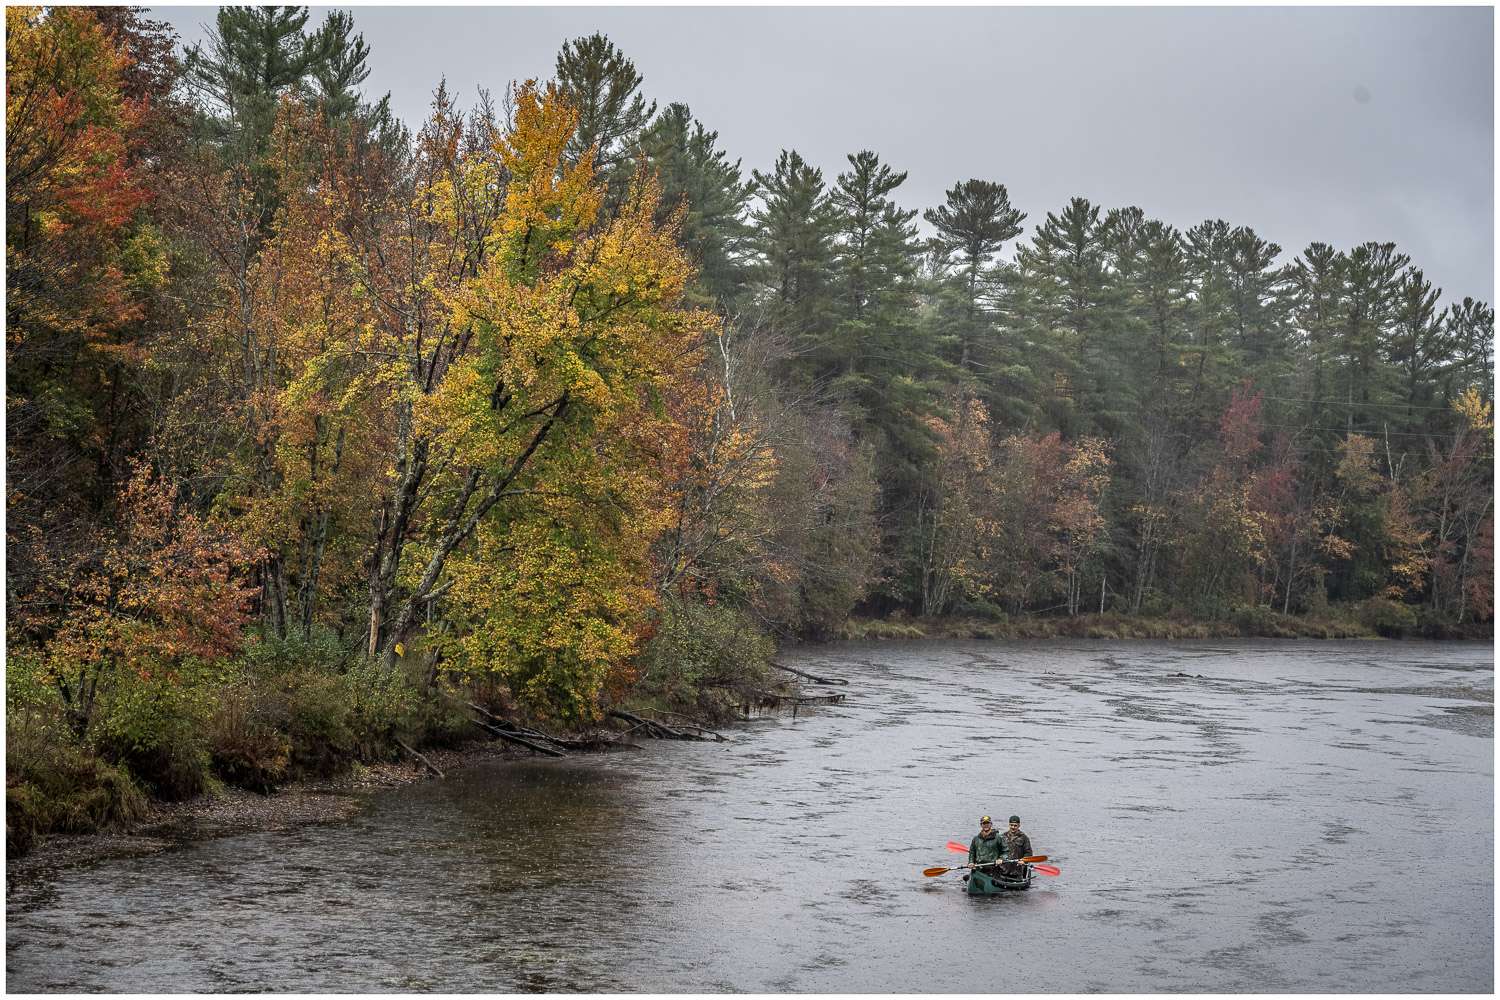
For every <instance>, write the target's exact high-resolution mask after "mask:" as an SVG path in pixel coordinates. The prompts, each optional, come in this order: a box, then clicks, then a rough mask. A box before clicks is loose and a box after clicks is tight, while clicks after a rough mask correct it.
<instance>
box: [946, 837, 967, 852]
mask: <svg viewBox="0 0 1500 1000" xmlns="http://www.w3.org/2000/svg"><path fill="white" fill-rule="evenodd" d="M948 850H950V851H957V852H958V853H959V854H968V853H969V847H968V845H967V844H960V843H959V842H958V841H956V840H950V841H948Z"/></svg>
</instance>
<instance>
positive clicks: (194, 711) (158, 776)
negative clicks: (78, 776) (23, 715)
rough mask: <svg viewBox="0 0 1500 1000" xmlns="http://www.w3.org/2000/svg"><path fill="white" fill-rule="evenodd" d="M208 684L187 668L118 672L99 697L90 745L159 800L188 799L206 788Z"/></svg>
mask: <svg viewBox="0 0 1500 1000" xmlns="http://www.w3.org/2000/svg"><path fill="white" fill-rule="evenodd" d="M213 701H214V690H213V684H212V678H211V677H210V676H209V675H207V674H206V673H205V671H204V670H203V668H202V666H201V665H200V664H197V663H192V662H189V664H188V665H187V666H186V667H185V668H184V671H183V673H180V674H179V673H175V672H174V673H161V674H150V675H147V676H142V675H139V674H136V673H133V672H122V673H121V674H120V676H119V677H118V678H117V679H116V682H115V684H114V685H112V686H111V687H110V689H109V690H108V691H107V692H106V693H104V694H102V695H101V696H100V704H99V708H98V709H96V721H95V722H94V725H93V728H92V730H91V731H90V739H91V741H92V742H93V744H94V746H95V747H96V748H97V749H98V751H99V753H100V755H101V756H102V757H104V758H105V759H106V760H109V761H111V762H114V763H117V764H122V765H124V766H125V767H127V768H128V769H129V770H130V773H131V774H133V775H134V776H135V777H136V778H137V779H139V781H140V782H141V783H142V784H143V785H145V786H146V788H147V789H149V790H150V792H151V793H152V794H153V795H154V796H156V797H157V798H160V799H165V800H167V801H175V800H179V799H185V798H190V797H192V796H194V795H197V794H199V793H200V792H202V791H203V790H204V789H206V788H207V787H208V781H209V773H210V772H209V754H208V739H207V729H208V725H207V724H208V719H209V717H210V715H211V714H212V711H213Z"/></svg>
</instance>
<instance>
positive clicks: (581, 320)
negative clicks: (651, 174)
mask: <svg viewBox="0 0 1500 1000" xmlns="http://www.w3.org/2000/svg"><path fill="white" fill-rule="evenodd" d="M512 101H513V107H514V112H513V120H512V122H511V124H510V127H509V128H508V129H506V130H504V131H497V133H496V134H495V137H494V142H495V152H496V153H497V154H498V159H499V162H500V163H501V165H502V166H503V169H504V172H505V175H506V184H507V188H506V198H505V206H504V210H503V211H502V212H501V213H500V215H499V216H498V218H497V219H496V221H495V223H494V224H493V226H492V227H491V228H490V231H489V233H488V235H487V236H486V237H485V240H484V245H483V247H482V261H483V263H482V265H481V266H480V267H478V268H477V270H476V273H475V274H474V275H473V276H472V278H470V279H468V280H466V281H463V282H462V283H460V284H459V285H458V286H457V288H456V289H454V290H452V291H450V292H446V293H444V294H443V295H442V301H443V305H444V307H445V308H446V309H447V310H448V312H449V314H450V319H451V326H452V328H454V329H457V330H463V331H466V335H467V336H468V337H469V338H470V340H469V344H468V350H467V351H466V352H465V353H464V355H463V356H462V357H460V358H458V359H457V360H455V361H454V362H453V364H452V366H451V367H450V369H449V370H448V372H447V374H446V376H445V377H444V379H443V381H442V384H441V386H440V387H439V388H438V390H437V391H435V392H432V393H430V394H427V395H424V396H423V397H421V398H420V399H419V400H418V401H417V403H416V407H415V409H414V412H413V416H412V422H413V426H414V428H415V431H416V433H417V434H419V435H422V436H424V437H425V438H427V439H428V440H430V441H431V445H430V451H431V453H433V454H438V455H444V456H451V457H450V458H449V459H448V461H447V462H446V463H445V469H444V471H443V473H442V474H441V475H440V476H438V477H436V479H435V480H434V485H433V488H434V490H436V491H440V492H446V493H447V494H448V495H449V496H451V497H452V498H453V499H452V500H451V501H450V502H449V503H448V505H447V513H446V517H445V521H444V523H443V525H442V530H440V531H438V532H435V533H430V534H429V535H428V536H427V538H426V539H425V540H424V542H423V544H422V545H421V546H420V547H419V551H420V553H421V556H422V558H421V559H420V561H415V562H413V563H412V564H411V565H410V566H409V569H408V571H407V573H406V574H405V580H406V582H407V584H408V587H409V593H410V595H411V596H410V597H409V599H408V600H407V601H406V602H405V604H404V606H403V607H402V609H401V611H400V613H399V614H398V615H397V616H396V617H395V619H394V622H393V624H392V627H391V629H390V632H389V637H390V638H389V641H390V642H391V643H392V644H394V643H395V642H396V641H399V640H401V639H402V638H403V637H404V636H406V635H407V634H408V633H411V632H412V631H413V630H414V629H415V627H416V626H417V625H418V623H419V620H420V619H421V618H422V617H423V613H424V611H425V608H426V606H427V605H428V604H429V603H430V601H431V599H432V597H433V596H434V595H435V594H439V593H441V594H444V595H445V597H444V602H443V607H444V613H443V617H444V618H445V619H446V622H444V623H443V624H444V625H446V630H445V631H443V632H441V634H439V630H438V629H436V628H434V629H432V630H431V631H430V632H429V634H428V635H427V637H426V641H427V643H428V645H429V648H436V649H440V650H441V652H442V654H443V655H444V656H445V658H446V662H447V664H448V665H449V666H450V667H451V668H455V669H459V670H463V671H466V672H469V673H474V672H492V673H495V674H498V675H499V676H500V677H502V678H503V679H504V680H505V681H506V682H507V684H508V685H509V687H510V688H511V690H512V691H513V692H514V693H515V694H516V695H517V697H518V698H520V699H521V701H522V702H523V703H525V704H526V705H527V707H528V708H530V709H531V710H532V711H533V712H536V713H538V714H540V715H546V716H553V717H558V718H564V719H583V718H589V717H591V716H592V715H593V714H594V712H595V710H596V708H597V698H598V696H599V694H600V692H601V691H602V690H603V689H604V686H605V685H606V683H608V682H610V681H611V680H612V679H614V678H618V677H620V675H621V674H622V673H623V672H624V671H626V670H628V665H629V663H630V661H631V659H632V657H633V654H634V653H635V651H636V648H637V646H638V644H639V641H640V639H641V637H642V635H643V633H644V629H645V628H646V625H647V622H648V620H649V615H650V612H651V610H652V609H653V607H654V597H653V594H654V591H653V588H652V586H651V567H650V565H649V558H648V557H649V548H650V546H651V543H652V542H653V541H654V540H655V539H656V537H657V535H658V534H659V533H660V532H661V531H662V529H663V528H664V526H665V525H666V523H667V521H668V517H669V514H668V503H669V497H668V496H667V495H666V487H665V486H664V483H665V481H666V475H665V472H666V469H667V468H668V466H669V465H670V463H671V461H672V459H673V457H674V452H675V451H676V449H677V448H679V447H680V442H681V440H682V433H683V432H682V428H680V427H679V426H678V425H677V424H676V423H675V422H674V421H673V420H672V418H671V416H670V413H671V409H670V408H669V407H668V406H667V405H666V401H667V400H668V399H670V398H672V397H674V396H675V395H677V394H679V393H680V392H682V391H683V390H684V386H685V384H686V383H687V382H688V381H689V380H691V379H692V378H693V377H694V372H695V370H696V368H697V365H698V361H699V357H698V355H699V351H700V350H701V346H702V344H703V343H704V341H705V337H706V334H707V333H708V331H709V330H710V329H711V328H712V327H713V325H714V324H715V323H716V320H715V318H714V317H713V316H711V315H710V314H707V313H704V312H701V311H698V310H694V309H690V308H687V307H686V306H685V305H684V302H683V290H684V288H685V286H686V284H687V282H688V279H689V277H690V276H691V273H692V268H691V265H690V264H689V262H688V260H687V258H686V257H685V255H684V254H683V252H682V251H681V250H680V249H679V248H678V246H677V244H676V239H675V236H676V234H675V223H669V224H668V225H667V226H659V225H657V223H656V222H655V217H656V214H657V201H658V191H657V187H656V185H655V183H654V182H653V181H652V180H651V179H650V178H645V177H642V178H637V179H636V181H635V182H634V183H633V185H632V187H631V189H630V192H629V196H628V197H627V198H626V199H625V201H624V203H623V204H622V205H621V206H620V208H619V209H618V211H617V212H616V213H615V214H614V215H612V216H611V217H607V218H603V219H601V218H600V213H599V209H600V205H601V202H602V198H603V185H602V183H601V182H600V181H599V179H598V178H597V177H596V176H595V173H594V169H593V163H592V158H591V157H590V156H587V155H585V156H584V157H582V158H581V159H579V160H578V161H577V162H576V163H570V162H569V159H568V158H567V157H566V156H565V155H564V154H565V150H566V149H567V144H568V141H569V139H570V137H571V136H572V135H573V133H574V129H575V126H576V115H575V113H574V111H573V110H572V109H571V108H569V107H568V106H567V105H566V104H565V103H564V102H563V101H562V99H561V98H560V97H559V96H558V93H557V91H556V90H555V89H554V88H553V87H551V86H547V87H545V88H542V87H538V86H537V85H536V84H534V83H530V82H528V83H525V84H522V85H520V86H518V87H517V88H516V89H515V91H514V93H513V95H512Z"/></svg>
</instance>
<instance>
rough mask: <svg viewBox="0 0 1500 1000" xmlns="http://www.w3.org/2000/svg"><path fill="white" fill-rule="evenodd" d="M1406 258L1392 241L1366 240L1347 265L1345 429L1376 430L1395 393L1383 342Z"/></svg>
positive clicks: (1342, 346) (1342, 343)
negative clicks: (1387, 388)
mask: <svg viewBox="0 0 1500 1000" xmlns="http://www.w3.org/2000/svg"><path fill="white" fill-rule="evenodd" d="M1407 263H1408V258H1407V256H1406V255H1405V254H1402V253H1397V252H1396V245H1395V244H1394V243H1362V244H1360V245H1359V246H1357V247H1355V248H1354V249H1353V250H1352V251H1350V252H1349V255H1348V257H1347V258H1346V259H1345V264H1344V294H1345V301H1344V312H1343V324H1342V328H1341V329H1340V331H1339V337H1338V351H1339V362H1340V365H1341V366H1342V368H1343V372H1342V373H1341V374H1342V378H1341V379H1340V385H1339V386H1338V394H1339V395H1340V396H1341V397H1342V399H1343V402H1344V421H1343V422H1344V432H1345V433H1346V434H1352V433H1354V432H1355V431H1356V430H1360V431H1366V430H1368V431H1372V432H1373V431H1375V430H1378V429H1379V427H1380V421H1381V419H1382V418H1384V417H1388V416H1389V415H1390V412H1389V409H1388V404H1389V403H1390V402H1391V395H1390V394H1389V393H1388V392H1387V391H1385V388H1384V386H1385V385H1386V384H1388V383H1390V382H1393V381H1394V380H1393V379H1391V378H1388V377H1387V372H1386V371H1384V370H1383V369H1384V359H1383V357H1382V356H1381V345H1382V343H1383V341H1384V340H1385V338H1386V336H1387V335H1388V331H1389V328H1390V324H1391V320H1392V314H1393V311H1394V306H1395V303H1396V292H1397V289H1398V287H1399V285H1400V280H1401V272H1402V270H1403V269H1404V268H1405V267H1406V265H1407Z"/></svg>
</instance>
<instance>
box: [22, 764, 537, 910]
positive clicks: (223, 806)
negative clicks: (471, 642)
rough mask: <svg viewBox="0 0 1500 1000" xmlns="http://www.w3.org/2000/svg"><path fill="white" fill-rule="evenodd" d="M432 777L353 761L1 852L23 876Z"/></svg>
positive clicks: (413, 769) (321, 815) (303, 821)
mask: <svg viewBox="0 0 1500 1000" xmlns="http://www.w3.org/2000/svg"><path fill="white" fill-rule="evenodd" d="M423 756H424V757H426V758H427V759H428V760H429V761H431V763H432V764H433V765H434V766H435V767H437V768H438V769H439V770H440V771H443V772H445V773H446V772H448V771H450V770H453V769H456V768H460V767H464V766H466V765H469V764H473V763H476V762H479V761H483V760H491V759H495V758H521V757H527V756H530V754H528V752H527V751H525V750H523V749H521V748H519V747H510V746H507V745H505V744H503V743H499V742H491V741H487V740H482V739H481V740H476V741H474V742H472V743H469V744H467V745H464V746H461V747H456V748H451V749H432V750H427V751H424V752H423ZM431 780H437V778H436V775H434V774H433V773H432V772H431V771H430V770H428V769H427V768H426V767H425V766H424V765H422V764H421V763H419V762H417V761H415V760H411V761H401V762H396V763H376V764H356V765H354V766H353V767H351V768H350V769H349V770H347V771H345V772H343V773H341V774H339V775H337V776H336V777H333V778H329V779H324V780H307V781H296V782H292V783H290V784H288V785H287V786H285V787H284V788H281V789H278V790H277V791H274V792H271V793H269V794H261V793H259V792H252V791H248V790H246V789H243V788H234V787H229V786H223V787H221V788H219V789H217V790H215V791H212V792H209V793H206V794H204V795H198V796H195V797H193V798H191V799H188V800H186V801H182V802H160V801H151V802H150V803H149V804H148V805H147V807H146V812H145V814H144V815H143V816H141V817H140V818H139V819H137V820H135V821H132V822H131V823H128V824H126V825H125V826H123V827H122V828H120V829H118V830H113V831H96V832H93V833H66V834H64V833H53V834H44V835H42V836H40V837H38V838H37V839H36V841H35V842H34V844H32V846H31V849H30V850H29V851H28V852H27V853H26V854H25V855H23V856H21V857H19V858H14V857H13V858H9V859H7V862H6V876H7V880H8V882H9V883H11V884H14V883H16V882H22V883H24V882H27V881H29V880H31V879H34V878H35V877H37V876H39V875H45V874H49V873H51V872H55V871H60V870H62V869H65V868H71V867H74V866H76V865H82V864H90V863H93V862H96V861H102V860H106V859H109V858H122V857H140V856H142V855H147V854H157V853H160V852H161V851H165V850H167V849H169V848H171V847H175V846H177V845H179V844H182V843H187V842H190V841H195V840H206V839H209V838H213V837H227V836H234V835H236V834H241V833H254V832H260V831H270V830H288V829H293V828H295V827H299V826H307V825H310V824H314V823H333V822H339V821H341V820H346V819H349V818H350V817H352V816H354V815H356V814H357V813H358V812H359V811H360V809H362V808H363V807H364V804H365V801H366V800H367V798H368V797H369V795H370V793H372V792H375V791H379V790H382V789H386V788H396V787H399V786H402V785H410V784H415V783H417V782H420V781H431Z"/></svg>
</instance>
